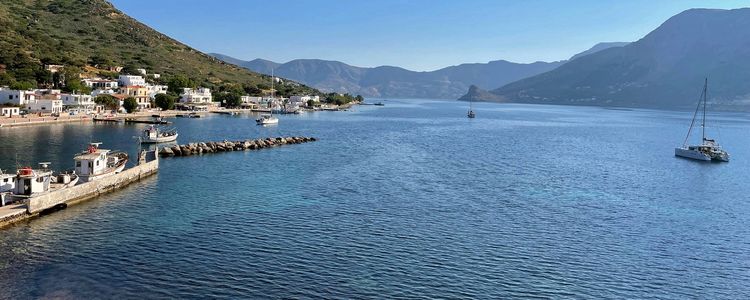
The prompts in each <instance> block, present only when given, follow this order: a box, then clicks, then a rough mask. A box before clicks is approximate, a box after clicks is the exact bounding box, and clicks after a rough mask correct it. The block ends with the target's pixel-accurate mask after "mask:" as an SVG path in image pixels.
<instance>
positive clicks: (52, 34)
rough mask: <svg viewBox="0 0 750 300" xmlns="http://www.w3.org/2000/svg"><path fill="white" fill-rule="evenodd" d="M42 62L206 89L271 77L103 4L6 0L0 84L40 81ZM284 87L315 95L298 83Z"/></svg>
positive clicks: (0, 19) (0, 10)
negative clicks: (139, 73)
mask: <svg viewBox="0 0 750 300" xmlns="http://www.w3.org/2000/svg"><path fill="white" fill-rule="evenodd" d="M44 64H61V65H65V66H69V67H77V68H83V67H84V66H85V65H95V64H98V65H100V66H101V65H110V66H125V67H131V68H145V69H147V70H148V72H149V73H159V74H162V75H163V76H165V77H166V78H168V77H169V76H170V75H184V76H187V77H189V78H191V79H193V80H194V81H195V82H196V83H198V84H200V85H205V86H212V87H213V86H218V85H224V84H243V85H246V86H258V85H261V86H263V85H264V84H267V83H269V82H270V78H269V77H267V76H262V75H260V74H257V73H254V72H249V71H248V70H246V69H244V68H240V67H238V66H234V65H231V64H227V63H225V62H223V61H220V60H218V59H215V58H213V57H211V56H208V55H206V54H204V53H201V52H200V51H197V50H195V49H193V48H191V47H189V46H187V45H184V44H182V43H180V42H178V41H176V40H174V39H172V38H170V37H168V36H166V35H163V34H161V33H159V32H157V31H155V30H153V29H151V28H149V27H148V26H146V25H144V24H142V23H140V22H138V21H137V20H135V19H133V18H131V17H129V16H127V15H125V14H124V13H122V12H121V11H119V10H117V9H116V8H115V7H114V6H113V5H112V4H110V3H109V2H107V1H104V0H58V1H50V0H5V1H2V4H0V85H2V84H11V83H13V82H35V83H44V81H45V80H47V77H49V74H45V73H44V71H43V70H42V66H43V65H44ZM289 89H298V90H300V91H308V92H314V91H313V90H312V89H309V88H307V87H304V86H298V84H294V83H292V84H290V87H289Z"/></svg>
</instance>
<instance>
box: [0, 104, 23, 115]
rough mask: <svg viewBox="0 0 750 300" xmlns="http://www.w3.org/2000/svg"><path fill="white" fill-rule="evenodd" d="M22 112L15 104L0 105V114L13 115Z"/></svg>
mask: <svg viewBox="0 0 750 300" xmlns="http://www.w3.org/2000/svg"><path fill="white" fill-rule="evenodd" d="M20 114H21V110H20V109H19V108H18V107H15V106H4V107H0V116H3V117H12V116H17V115H20Z"/></svg>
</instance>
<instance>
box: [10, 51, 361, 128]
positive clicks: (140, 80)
mask: <svg viewBox="0 0 750 300" xmlns="http://www.w3.org/2000/svg"><path fill="white" fill-rule="evenodd" d="M63 68H64V67H63V66H61V65H45V69H46V70H47V71H49V72H51V73H56V72H60V71H61V70H62V69H63ZM112 71H117V72H119V71H120V70H117V69H113V70H112ZM137 71H138V73H139V74H137V75H131V74H122V75H119V76H118V77H117V78H116V79H114V78H101V77H90V78H81V83H82V85H83V86H85V87H86V88H88V89H89V90H91V92H90V93H80V92H77V91H74V92H63V91H62V90H60V89H53V88H33V89H13V88H10V87H7V86H5V87H0V126H3V125H14V124H15V125H18V124H38V123H54V122H64V121H75V120H86V119H93V117H95V116H100V117H101V116H106V117H113V116H118V115H132V116H136V117H137V116H151V115H152V114H159V113H169V112H167V110H170V111H171V113H172V114H175V113H178V112H179V111H191V112H210V111H216V112H219V111H225V110H226V109H227V108H231V109H233V111H237V110H247V111H256V112H266V113H301V112H302V111H306V110H307V111H312V110H339V109H343V108H346V107H347V106H346V105H341V104H342V103H338V104H337V103H335V102H334V103H325V99H321V97H320V96H318V95H291V96H288V97H286V98H284V97H278V96H274V94H273V89H271V91H270V95H265V96H250V95H242V96H240V97H239V103H236V104H235V105H232V106H231V107H229V105H227V103H222V101H216V100H217V99H216V98H215V97H216V95H215V94H214V93H212V90H211V89H209V88H207V87H196V88H187V87H186V88H182V89H181V90H182V91H181V93H179V95H178V98H177V99H175V101H174V104H173V105H170V107H169V108H166V107H159V106H158V105H157V104H156V102H157V101H156V100H157V98H158V97H159V96H158V95H160V94H161V95H166V94H167V92H168V86H167V85H163V84H154V83H151V82H148V80H147V78H150V79H159V78H160V77H161V75H160V74H149V73H147V71H146V70H145V69H137ZM272 81H273V82H272V83H271V86H273V83H282V82H283V79H281V78H278V77H272ZM102 95H108V96H111V97H107V98H109V99H114V100H115V102H114V104H113V103H102V101H97V99H100V98H101V96H102ZM133 100H134V101H133ZM321 100H323V101H321ZM128 101H131V103H130V105H131V106H132V107H128V105H129V104H128V103H126V102H128ZM360 101H361V100H360ZM132 102H134V104H133V103H132Z"/></svg>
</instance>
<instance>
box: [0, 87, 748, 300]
mask: <svg viewBox="0 0 750 300" xmlns="http://www.w3.org/2000/svg"><path fill="white" fill-rule="evenodd" d="M385 103H386V106H385V107H375V106H360V107H356V108H355V109H354V110H353V111H349V112H319V113H310V114H305V115H301V116H281V123H280V124H279V125H278V126H274V127H258V126H256V125H255V123H254V121H253V116H252V115H247V116H224V115H212V116H209V117H207V118H201V119H173V121H174V122H175V124H174V126H175V127H177V128H178V130H179V132H180V138H179V140H180V142H182V143H185V142H190V141H204V140H223V139H230V140H231V139H244V138H257V137H267V136H278V135H284V136H286V135H304V136H315V137H317V138H319V139H320V140H319V141H317V142H314V143H308V144H301V145H291V146H286V147H282V148H274V149H266V150H261V151H248V152H232V153H221V154H213V155H204V156H191V157H184V158H171V159H163V160H162V161H161V169H160V171H159V173H158V175H156V176H153V177H150V178H148V179H146V180H144V181H141V182H140V183H139V184H136V185H132V186H130V187H127V188H125V189H122V190H119V191H116V192H114V193H111V194H108V195H105V196H102V197H99V198H97V199H95V200H92V201H89V202H85V203H83V204H81V205H76V206H72V207H69V208H68V209H65V210H63V211H60V212H57V213H54V214H50V215H47V216H44V217H41V218H37V219H34V220H31V221H29V222H24V223H21V224H18V225H14V226H11V227H9V228H6V229H3V230H0V298H8V299H24V298H63V299H65V298H79V299H93V298H131V299H142V298H224V299H236V298H378V299H379V298H512V297H523V298H674V299H684V298H711V299H715V298H740V299H742V298H745V299H746V298H750V287H748V285H747V283H748V282H750V229H749V227H748V224H750V203H749V202H748V201H747V200H748V198H749V197H748V195H750V187H748V178H750V176H748V175H749V174H750V168H748V167H749V164H750V142H748V132H749V130H750V118H748V116H747V115H744V114H733V113H720V114H718V113H717V114H711V115H710V116H709V117H710V118H709V126H710V130H709V132H710V133H712V136H713V137H716V138H717V139H718V140H719V142H721V143H722V144H723V145H724V146H725V148H726V149H727V150H728V151H729V152H730V153H731V155H732V161H731V162H729V163H701V162H696V161H690V160H684V159H679V158H675V157H674V156H673V153H674V152H673V151H674V147H675V146H679V145H680V144H682V140H683V138H684V136H685V133H686V131H687V127H688V125H689V124H690V118H691V117H692V113H691V112H668V111H651V110H615V109H604V108H595V107H563V106H544V105H518V104H489V103H480V104H477V105H476V106H475V110H476V111H477V118H476V119H474V120H469V119H467V118H466V117H465V113H466V104H465V103H458V102H454V101H426V100H398V101H397V100H389V101H385ZM143 128H144V126H142V125H119V124H65V125H52V126H41V127H27V128H10V129H8V128H3V129H0V141H2V142H1V143H0V168H3V169H14V168H15V166H16V164H17V162H18V163H19V164H31V163H33V162H36V161H51V162H53V166H57V167H59V168H63V167H64V168H69V167H71V164H72V162H71V160H70V158H71V157H72V155H73V154H74V153H75V152H77V151H78V150H80V149H82V147H83V145H84V144H85V143H87V142H88V141H103V142H104V143H105V146H108V147H112V148H116V149H122V150H129V151H130V152H131V153H134V152H135V151H136V145H135V144H134V142H133V139H132V136H134V135H137V134H138V132H139V131H140V130H142V129H143Z"/></svg>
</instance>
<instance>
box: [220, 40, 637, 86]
mask: <svg viewBox="0 0 750 300" xmlns="http://www.w3.org/2000/svg"><path fill="white" fill-rule="evenodd" d="M623 44H626V43H601V44H598V45H596V46H594V47H592V48H591V49H589V50H586V52H587V53H593V52H596V51H600V50H602V49H606V48H609V47H617V46H621V45H623ZM211 55H213V56H214V57H216V58H219V59H221V60H224V61H226V62H228V63H232V64H235V65H238V66H242V67H245V68H248V69H250V70H252V71H255V72H258V73H262V74H271V70H272V69H273V70H274V75H277V76H281V77H285V78H289V79H292V80H295V81H299V82H302V83H304V84H307V85H310V86H312V87H315V88H317V89H320V90H322V91H335V92H340V93H350V94H361V95H363V96H365V97H393V98H442V99H456V98H458V97H460V96H461V95H463V94H465V93H466V90H467V89H468V88H469V87H470V86H472V85H478V86H480V87H484V88H495V87H499V86H502V85H504V84H506V83H510V82H513V81H516V80H519V79H522V78H526V77H530V76H534V75H537V74H540V73H543V72H547V71H550V70H553V69H555V68H557V67H559V66H561V65H563V64H564V63H565V62H566V61H557V62H534V63H529V64H522V63H513V62H509V61H505V60H497V61H491V62H488V63H467V64H461V65H458V66H450V67H446V68H442V69H439V70H435V71H430V72H416V71H410V70H406V69H403V68H399V67H391V66H380V67H375V68H363V67H356V66H351V65H348V64H345V63H342V62H338V61H329V60H319V59H297V60H292V61H290V62H287V63H283V64H281V63H276V62H272V61H269V60H264V59H255V60H252V61H243V60H240V59H236V58H233V57H229V56H226V55H222V54H215V53H214V54H211ZM580 55H581V54H577V55H576V56H574V58H575V57H578V56H580Z"/></svg>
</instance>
